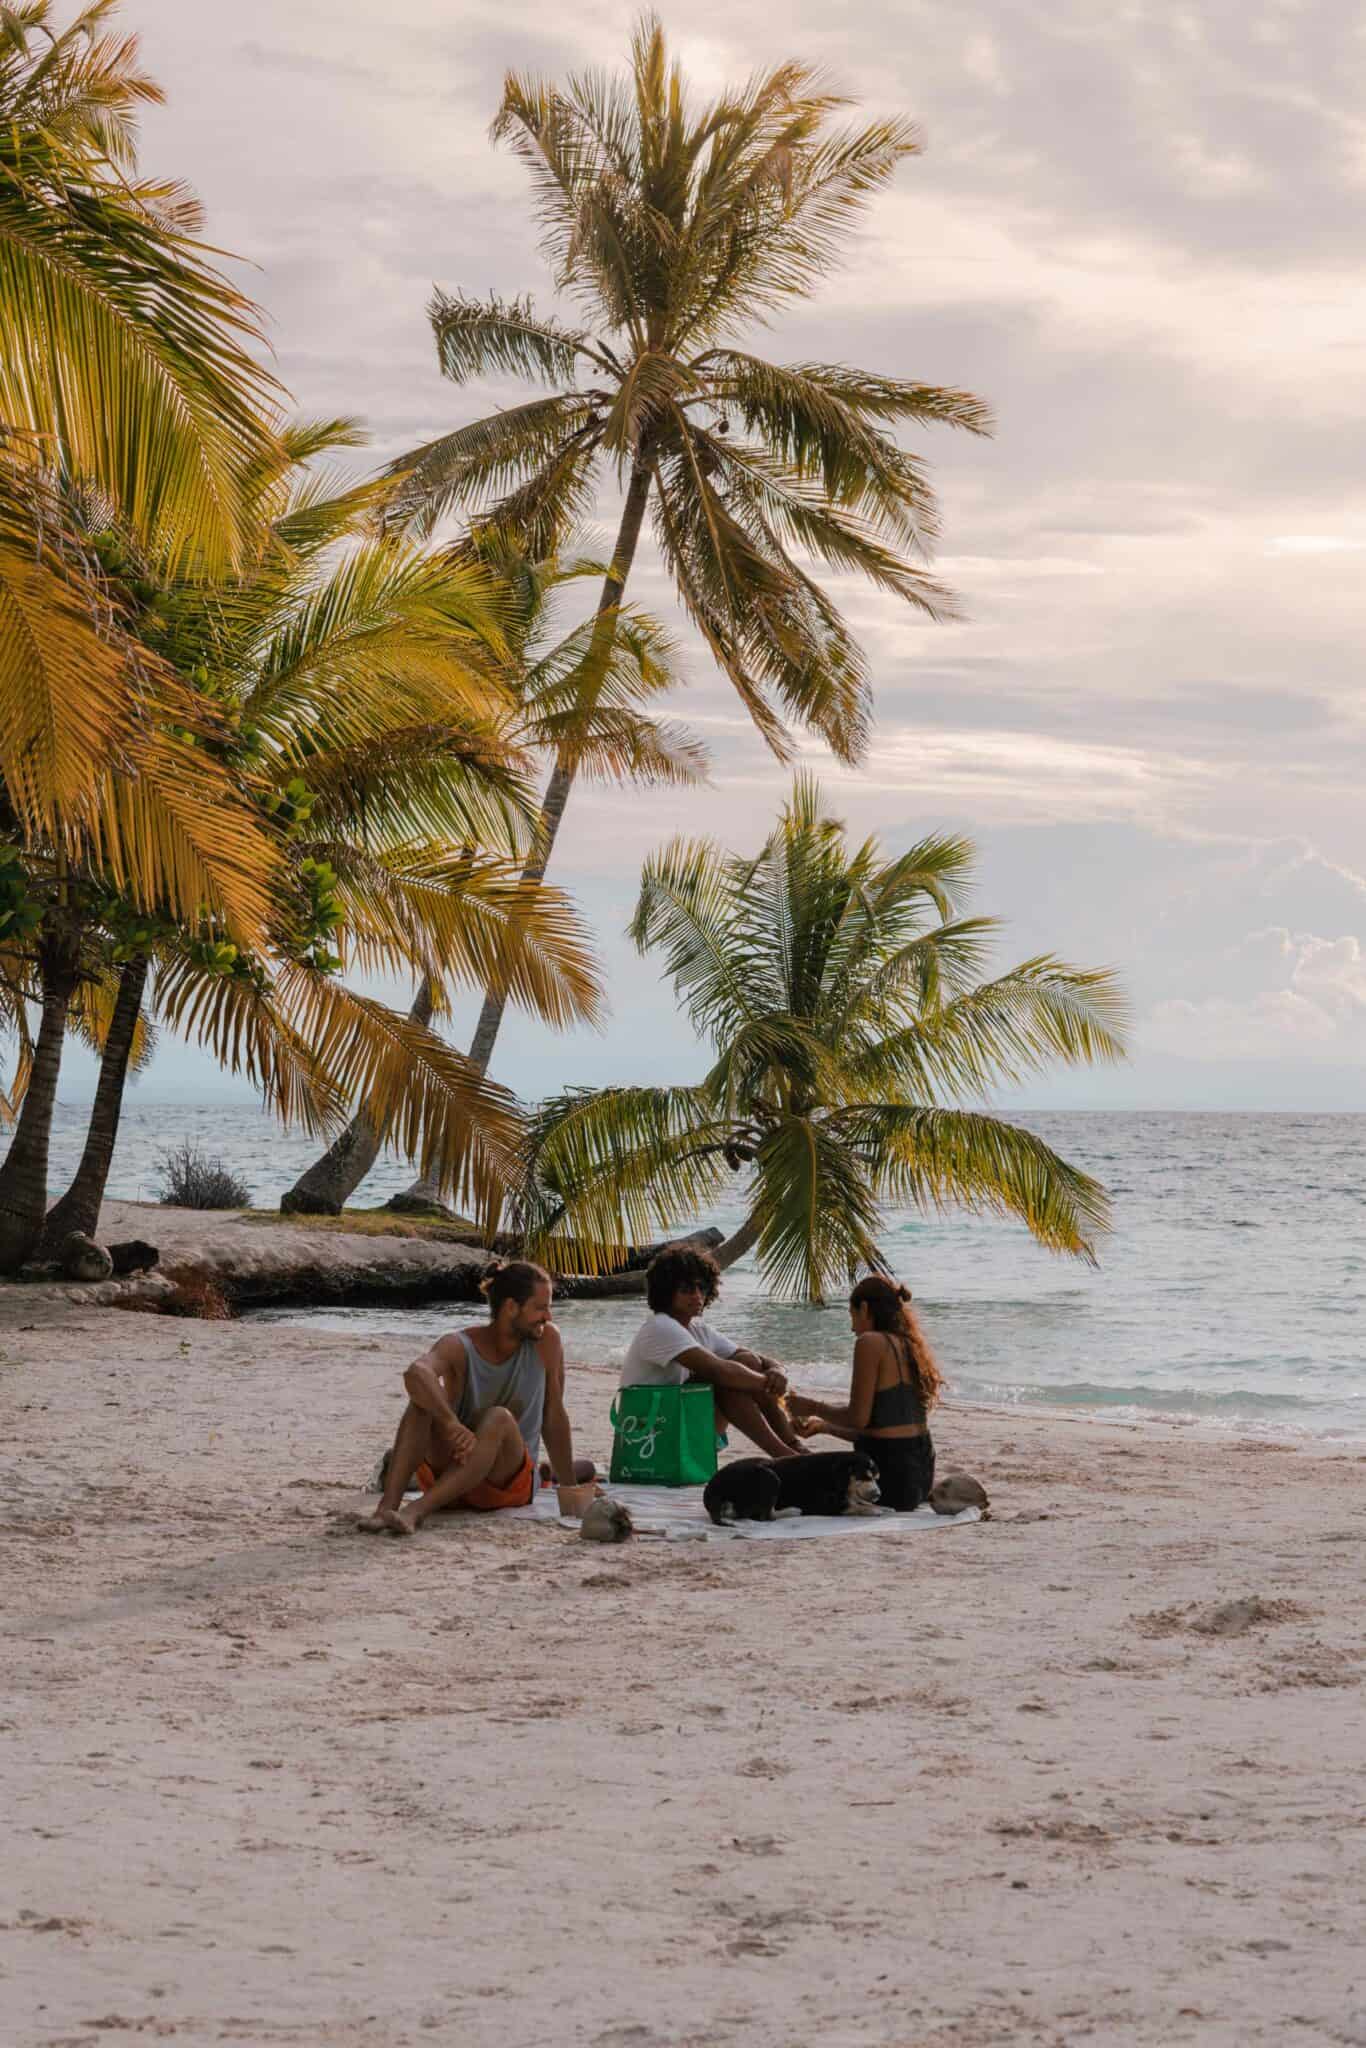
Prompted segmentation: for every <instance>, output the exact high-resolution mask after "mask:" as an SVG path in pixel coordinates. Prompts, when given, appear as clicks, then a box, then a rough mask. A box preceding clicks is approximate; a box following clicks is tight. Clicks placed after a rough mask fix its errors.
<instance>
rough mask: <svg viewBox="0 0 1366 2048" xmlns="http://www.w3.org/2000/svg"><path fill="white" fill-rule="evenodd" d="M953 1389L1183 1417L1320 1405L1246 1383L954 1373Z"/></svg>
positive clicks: (1306, 1410) (991, 1397) (994, 1397)
mask: <svg viewBox="0 0 1366 2048" xmlns="http://www.w3.org/2000/svg"><path fill="white" fill-rule="evenodd" d="M953 1387H954V1392H955V1393H959V1394H963V1395H965V1396H966V1397H967V1398H968V1399H970V1400H971V1399H974V1398H975V1399H978V1400H983V1401H1009V1402H1021V1401H1028V1402H1030V1403H1032V1404H1037V1405H1038V1406H1040V1407H1046V1408H1142V1409H1146V1410H1149V1411H1151V1412H1153V1413H1158V1412H1162V1413H1166V1414H1186V1415H1235V1414H1237V1415H1278V1414H1286V1415H1290V1414H1300V1415H1307V1414H1311V1413H1313V1411H1314V1410H1316V1409H1318V1408H1321V1407H1322V1406H1323V1405H1324V1404H1323V1403H1322V1402H1319V1401H1311V1400H1306V1399H1305V1398H1304V1397H1303V1396H1302V1395H1299V1394H1264V1393H1255V1392H1254V1391H1253V1390H1252V1389H1251V1388H1250V1387H1230V1388H1227V1389H1225V1390H1224V1391H1222V1392H1220V1393H1217V1394H1216V1393H1210V1392H1208V1391H1207V1390H1204V1389H1201V1388H1198V1387H1107V1386H1100V1385H1098V1384H1097V1383H1096V1382H1095V1381H1092V1380H1072V1381H1069V1382H1068V1384H1067V1385H1066V1386H1026V1385H1013V1386H1012V1385H1006V1384H1003V1383H1002V1382H1000V1381H991V1380H969V1379H964V1378H962V1377H961V1376H959V1375H955V1378H954V1381H953Z"/></svg>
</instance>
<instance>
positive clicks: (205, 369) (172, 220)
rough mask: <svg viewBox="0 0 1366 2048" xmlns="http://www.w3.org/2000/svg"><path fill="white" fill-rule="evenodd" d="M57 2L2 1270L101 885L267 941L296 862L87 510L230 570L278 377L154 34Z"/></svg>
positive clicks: (38, 194) (21, 168) (24, 595)
mask: <svg viewBox="0 0 1366 2048" xmlns="http://www.w3.org/2000/svg"><path fill="white" fill-rule="evenodd" d="M51 12H52V10H51V7H50V5H49V4H48V0H25V4H24V5H22V6H19V7H6V8H5V9H4V14H3V22H0V326H2V327H3V331H4V333H5V347H4V348H3V350H0V827H2V828H3V830H4V832H5V834H6V836H7V837H8V838H9V839H10V841H11V844H12V845H13V846H17V847H19V848H21V849H22V850H23V852H24V854H25V855H26V856H27V855H28V854H29V853H32V854H33V855H34V857H35V858H36V861H37V863H38V874H37V879H36V888H37V893H36V894H34V895H33V896H32V897H31V898H30V899H29V900H30V901H31V903H32V905H33V909H34V916H35V919H36V925H35V928H34V930H33V932H32V933H31V934H30V936H31V938H32V941H33V943H32V947H31V952H30V965H31V967H32V969H33V972H34V975H35V977H36V978H35V979H33V980H32V982H31V984H30V987H29V989H28V993H30V994H32V995H33V996H34V997H35V998H36V999H37V1000H38V1001H39V1003H40V1005H41V1012H42V1021H41V1026H40V1029H39V1033H38V1039H37V1042H36V1045H34V1046H33V1048H32V1058H31V1060H30V1061H29V1062H28V1063H27V1088H26V1090H25V1093H24V1100H23V1107H22V1110H21V1111H20V1115H19V1121H18V1128H17V1130H16V1133H15V1137H14V1140H13V1143H12V1145H11V1148H10V1151H9V1154H8V1156H7V1158H6V1160H5V1162H4V1165H3V1167H0V1271H7V1270H11V1269H12V1268H13V1267H14V1266H15V1265H16V1264H18V1263H19V1262H20V1260H21V1259H22V1258H23V1257H24V1256H26V1254H27V1252H28V1251H29V1250H30V1249H31V1248H32V1244H33V1242H34V1240H35V1238H36V1235H37V1231H38V1229H39V1228H40V1227H41V1223H42V1215H43V1207H44V1203H45V1199H46V1167H47V1152H48V1142H49V1134H50V1128H51V1116H52V1106H53V1102H54V1100H55V1090H56V1082H57V1073H58V1069H59V1066H60V1060H61V1052H62V1044H63V1040H64V1036H65V1031H66V1023H67V1016H68V1012H69V1009H70V1006H71V1003H72V1001H73V999H74V997H75V995H76V992H77V990H78V988H79V985H80V982H81V978H82V975H83V973H84V972H85V969H86V966H87V964H88V963H87V962H86V961H85V959H84V957H83V944H82V931H83V927H84V924H85V921H86V919H85V907H84V903H83V900H82V898H83V892H84V890H85V887H86V878H87V875H88V874H89V873H90V872H93V871H96V870H97V871H98V872H99V873H100V874H101V876H102V878H103V879H104V880H105V881H108V882H111V883H112V884H113V885H115V886H117V887H121V888H127V889H128V890H130V892H132V893H133V894H134V895H136V896H137V897H139V898H140V899H141V900H142V901H144V902H150V901H152V900H156V901H159V902H161V903H163V904H164V905H166V906H167V907H168V908H170V909H171V910H173V911H174V912H175V913H177V914H180V915H183V916H187V917H192V916H195V915H197V914H198V913H199V911H200V910H201V909H206V910H207V912H208V913H209V914H210V915H211V916H212V917H214V918H215V919H217V920H218V921H219V922H220V923H221V925H222V927H223V929H224V930H225V931H226V932H229V933H231V934H232V936H233V938H234V939H235V940H236V941H237V942H238V943H241V944H244V945H251V944H254V943H256V942H257V941H259V940H260V939H261V938H262V937H263V935H264V932H265V925H266V916H267V910H268V905H269V900H270V893H271V886H272V882H273V879H274V875H275V870H276V864H277V853H276V849H275V846H274V843H273V840H272V837H271V835H270V834H269V833H267V832H265V831H263V830H262V829H261V827H260V822H259V820H258V819H257V818H255V817H254V816H253V814H252V810H251V807H250V806H249V805H248V804H246V803H245V802H243V801H242V800H241V798H240V795H239V793H238V792H236V791H234V790H233V789H231V788H228V787H225V785H224V783H223V779H222V777H221V776H220V775H219V774H218V773H217V772H216V770H215V765H214V763H213V762H212V760H211V758H210V756H209V755H208V754H207V753H206V751H205V749H204V746H203V744H202V743H203V740H204V738H205V734H204V727H203V720H202V718H201V717H200V715H199V707H197V706H196V705H195V704H194V702H193V701H192V699H191V695H190V693H189V692H187V691H186V690H185V688H184V686H183V684H182V682H181V680H180V679H179V678H178V677H177V676H175V674H174V673H173V672H172V671H171V669H170V668H169V666H168V665H167V664H166V663H165V662H164V661H161V660H159V659H157V658H155V657H153V656H151V655H149V654H147V653H145V651H144V650H141V649H140V648H138V646H137V645H136V643H135V641H134V638H133V636H132V635H130V633H129V632H128V630H127V624H126V621H125V620H124V618H123V617H122V616H121V615H120V614H119V612H118V611H117V610H116V608H115V607H114V606H113V605H112V604H111V601H110V593H109V590H108V588H107V585H106V581H105V579H104V577H103V576H102V574H101V572H100V569H99V564H98V563H97V562H96V561H94V560H92V558H91V556H90V554H89V552H88V551H87V550H86V549H85V548H84V547H83V545H82V543H81V539H80V534H79V530H78V529H79V521H78V520H73V517H72V512H73V508H74V507H75V506H76V505H77V504H78V502H79V500H80V499H81V497H82V496H83V495H88V496H94V497H97V498H98V499H99V500H100V502H101V503H102V504H103V506H104V507H105V508H106V510H107V511H108V513H109V514H110V515H111V516H113V517H115V518H117V519H119V520H121V521H125V522H127V523H128V525H129V526H130V527H135V528H137V529H138V530H139V531H140V532H141V533H142V534H143V535H145V536H153V535H155V536H156V537H157V540H158V545H159V546H160V547H161V548H162V549H163V550H165V551H167V552H169V553H171V554H172V555H174V557H175V558H176V560H177V561H178V562H179V563H180V564H181V565H183V566H184V567H185V568H186V569H188V568H189V567H190V566H191V565H193V564H201V565H205V566H209V567H217V568H219V569H220V570H226V569H227V568H229V567H231V565H232V564H233V563H234V562H235V561H236V560H237V558H238V555H239V551H240V541H241V533H242V524H241V522H242V516H243V511H244V505H245V499H244V494H243V489H242V486H243V480H244V478H245V476H246V475H247V474H248V473H249V472H250V470H251V469H252V468H253V466H255V465H258V464H260V463H262V462H263V461H268V460H269V459H271V455H272V451H273V450H274V448H275V445H276V434H275V427H274V421H273V410H274V404H275V398H276V387H275V386H274V384H273V382H272V380H271V379H270V378H269V377H268V376H267V375H266V374H265V373H264V372H263V371H262V370H261V368H260V366H259V363H258V361H257V359H256V356H255V354H254V349H253V345H254V343H255V342H256V340H257V339H258V336H259V327H258V322H257V317H256V313H255V309H254V308H253V307H252V306H251V305H250V303H249V302H248V301H246V300H245V299H243V298H242V296H241V294H240V293H238V292H237V291H236V290H234V289H233V288H232V287H231V286H230V285H229V284H228V283H227V281H226V280H225V279H224V278H223V277H222V276H221V275H220V274H219V273H218V271H217V270H216V269H215V268H214V266H213V263H212V261H211V260H210V252H208V251H207V250H206V249H205V248H204V247H203V245H202V244H201V243H199V242H198V241H197V240H196V239H195V236H196V234H197V230H198V225H199V220H198V214H197V210H196V209H195V208H194V206H193V204H192V202H191V201H190V200H189V198H188V197H187V195H186V194H185V193H184V192H183V191H182V190H180V189H179V188H177V187H174V186H167V185H152V184H149V183H147V182H146V181H142V180H139V179H138V178H137V176H136V174H135V164H134V157H135V143H136V113H137V109H138V107H139V105H140V104H143V103H146V102H148V101H151V100H154V99H156V98H157V97H158V94H157V89H156V87H155V86H154V85H152V83H151V82H150V81H149V80H148V79H147V78H146V77H145V76H143V75H142V74H141V73H140V72H139V71H138V69H137V49H136V43H135V42H134V41H133V40H132V39H119V38H117V37H115V36H113V35H111V34H109V33H108V32H107V25H108V23H109V20H110V18H111V16H112V13H113V7H112V4H111V0H97V4H96V5H94V6H90V7H87V8H86V9H85V10H84V11H83V12H82V13H81V14H80V15H79V16H78V17H77V19H76V20H75V21H74V22H73V23H72V24H71V26H70V27H69V28H68V29H67V30H65V31H64V32H61V33H59V32H57V31H55V30H54V29H53V28H52V26H51ZM25 886H27V884H25ZM21 1042H22V1041H21Z"/></svg>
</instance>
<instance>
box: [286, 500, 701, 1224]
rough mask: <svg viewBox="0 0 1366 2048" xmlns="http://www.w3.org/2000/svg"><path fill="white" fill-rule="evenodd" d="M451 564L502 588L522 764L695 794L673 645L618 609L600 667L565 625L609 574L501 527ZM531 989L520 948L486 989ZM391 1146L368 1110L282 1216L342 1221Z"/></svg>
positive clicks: (431, 1199)
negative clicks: (543, 759) (544, 551)
mask: <svg viewBox="0 0 1366 2048" xmlns="http://www.w3.org/2000/svg"><path fill="white" fill-rule="evenodd" d="M448 559H449V561H450V563H451V565H452V568H453V569H455V568H462V567H463V568H464V569H466V570H470V569H478V570H480V571H482V572H485V573H487V574H489V575H491V576H492V577H493V578H494V584H495V588H496V589H497V591H498V593H499V600H500V611H499V615H500V619H501V621H502V626H503V632H504V635H505V644H506V649H507V659H506V662H505V664H504V666H503V669H502V671H501V673H502V675H503V677H504V680H505V681H506V683H507V686H508V688H509V690H510V692H511V696H512V700H513V708H512V711H511V714H510V717H509V719H508V721H507V723H506V726H505V728H504V735H505V741H506V744H507V745H508V746H510V747H511V748H513V749H515V751H516V757H517V758H519V759H520V758H522V755H523V753H527V754H530V755H532V756H533V757H537V756H544V755H546V754H549V755H551V757H552V758H553V759H554V760H556V761H557V762H558V763H560V764H561V766H562V767H564V768H565V769H566V770H567V771H568V772H569V773H571V774H573V775H575V776H579V775H586V776H588V777H589V778H590V779H591V780H594V781H602V782H611V783H621V782H632V783H634V784H636V785H638V786H641V787H647V788H651V787H653V788H657V787H661V786H677V787H686V786H689V785H691V784H695V783H698V782H700V781H702V780H703V779H704V778H705V775H706V772H707V757H706V753H705V751H704V749H703V748H702V747H701V746H699V744H698V743H697V741H696V740H695V739H693V738H692V736H691V735H690V734H689V733H688V732H687V731H686V730H685V729H684V728H682V727H681V726H679V725H677V724H675V723H674V722H673V721H672V720H668V719H661V718H659V717H657V716H655V714H654V713H653V711H652V710H651V709H650V708H649V707H650V706H651V704H652V703H653V702H654V700H655V699H657V698H658V697H659V696H661V695H662V694H664V693H665V692H666V691H668V690H670V689H672V688H673V687H674V685H675V683H676V682H677V679H678V669H677V659H676V655H675V650H674V648H673V645H672V642H671V640H670V638H669V636H668V634H667V633H665V632H664V631H663V630H662V629H661V628H660V627H659V625H658V624H657V623H656V622H655V621H654V620H653V619H651V618H650V617H648V615H646V614H644V613H640V612H637V611H635V610H634V609H633V608H631V607H629V606H624V605H623V606H618V607H617V611H616V618H615V630H614V632H613V635H612V639H611V642H610V644H609V645H608V646H607V648H606V649H605V651H604V652H603V653H602V655H601V657H599V655H598V653H596V652H595V650H594V647H593V635H594V625H593V622H592V621H591V620H588V621H583V620H580V621H579V622H578V623H577V624H576V625H573V626H570V627H569V628H568V630H565V629H564V621H563V619H562V617H560V614H561V613H562V612H563V610H564V608H565V605H566V604H568V605H569V606H570V607H571V609H572V607H573V596H574V593H575V592H576V591H577V590H578V588H579V587H580V586H581V585H582V583H583V582H584V581H585V580H587V579H589V578H593V577H600V576H601V574H602V567H601V564H600V563H598V562H596V561H594V560H593V559H592V558H591V557H590V556H586V555H583V556H581V555H576V554H574V553H573V552H571V551H566V553H564V554H563V555H553V556H551V557H549V558H547V559H545V560H533V559H531V558H530V557H529V556H528V554H527V552H526V550H525V548H524V547H523V546H522V545H521V544H520V543H519V542H518V540H517V539H516V538H515V536H513V535H510V534H509V533H507V532H506V531H504V530H502V529H500V528H497V527H485V528H482V529H479V530H476V531H475V532H474V533H472V534H470V535H468V536H467V537H466V538H465V539H464V540H463V541H462V542H461V543H460V544H459V545H458V546H457V547H456V548H454V549H452V550H451V551H450V555H449V558H448ZM427 760H428V762H429V764H430V765H429V773H430V774H431V775H433V776H439V775H441V774H442V773H443V772H445V771H444V769H443V764H442V755H441V749H440V747H439V746H437V745H436V744H435V743H433V745H432V746H431V747H430V749H429V750H428V753H427ZM543 870H544V863H543V862H541V861H540V860H539V859H538V858H537V855H536V853H533V854H532V856H531V857H530V858H528V860H527V861H526V864H525V866H524V867H523V870H522V888H523V891H524V892H525V895H526V898H527V900H528V901H535V900H536V896H537V892H539V891H543V890H544V889H545V883H544V879H543ZM527 935H528V936H530V934H529V932H528V934H527ZM513 936H514V938H515V934H514V935H513ZM523 981H524V964H523V963H522V962H521V960H520V959H519V957H518V947H517V945H516V944H514V946H513V948H512V950H511V951H510V952H509V954H508V957H507V959H506V962H505V963H504V964H503V966H502V967H501V968H499V969H498V970H497V971H496V972H494V973H491V974H490V975H488V976H487V977H485V979H484V981H483V982H482V983H481V984H480V985H481V986H484V987H494V988H496V989H497V991H498V1000H497V1006H496V1015H497V1018H501V1016H502V1014H503V1011H504V1009H505V1008H506V1006H507V1004H508V1002H509V1000H512V1001H514V1002H516V1000H517V997H518V990H519V987H520V986H521V984H522V982H523ZM438 1001H439V987H438V984H437V983H436V982H435V981H434V980H432V979H431V978H429V977H424V978H423V980H422V981H421V982H420V984H419V986H418V990H417V995H416V997H415V999H414V1002H413V1007H412V1010H411V1012H410V1013H409V1014H410V1022H412V1023H413V1024H414V1025H416V1026H418V1027H420V1028H422V1029H424V1030H425V1029H426V1027H427V1026H428V1025H429V1024H430V1023H431V1021H432V1017H433V1014H434V1012H435V1009H436V1007H437V1005H438ZM489 1017H490V1004H489V1002H488V1001H487V1000H486V1002H485V1005H484V1010H483V1014H482V1017H481V1021H480V1029H479V1032H477V1033H476V1035H475V1038H474V1041H473V1043H472V1045H471V1048H470V1053H469V1060H470V1065H471V1067H472V1069H473V1071H474V1072H475V1073H478V1074H484V1073H486V1072H487V1070H488V1062H489V1054H490V1052H491V1051H492V1047H493V1032H492V1029H491V1028H490V1025H489ZM495 1026H496V1019H495ZM383 1143H384V1137H383V1131H382V1128H381V1127H380V1125H379V1124H378V1123H377V1121H376V1119H375V1118H374V1117H373V1116H372V1115H371V1114H369V1112H368V1111H366V1110H362V1111H361V1112H360V1113H359V1115H357V1116H356V1117H355V1118H353V1120H352V1121H351V1123H350V1124H349V1125H348V1126H347V1128H346V1129H345V1130H344V1131H343V1132H342V1133H341V1135H340V1136H339V1137H338V1138H336V1139H335V1140H334V1142H333V1143H332V1145H331V1146H329V1148H328V1150H327V1151H326V1152H325V1153H324V1154H323V1155H322V1157H321V1158H320V1159H318V1160H315V1161H314V1163H313V1164H312V1165H311V1166H310V1167H309V1168H308V1169H307V1170H306V1172H304V1173H303V1174H302V1175H301V1176H300V1177H299V1179H298V1180H297V1181H295V1183H294V1185H293V1186H292V1187H291V1188H290V1189H289V1190H288V1191H287V1193H286V1194H285V1196H284V1198H283V1204H282V1206H284V1207H287V1208H289V1209H292V1210H303V1211H312V1212H314V1213H316V1212H318V1211H322V1212H324V1213H326V1214H332V1215H335V1214H337V1213H338V1212H339V1211H340V1210H341V1208H342V1206H343V1205H344V1204H345V1202H346V1201H347V1200H348V1199H349V1198H350V1196H351V1195H352V1194H354V1192H355V1190H356V1189H357V1188H358V1187H359V1186H360V1184H361V1182H362V1181H363V1180H364V1178H365V1176H366V1174H367V1173H368V1172H369V1171H370V1169H371V1167H372V1166H373V1165H374V1163H375V1160H376V1159H377V1158H378V1157H379V1154H380V1151H381V1149H382V1147H383ZM440 1200H441V1191H440V1189H439V1188H438V1187H437V1185H436V1183H435V1182H434V1180H432V1179H431V1177H430V1176H427V1175H423V1176H421V1177H420V1178H419V1179H418V1180H417V1181H416V1182H415V1183H414V1185H413V1186H412V1187H411V1188H410V1189H408V1190H407V1191H406V1193H405V1194H403V1195H400V1196H395V1198H394V1200H393V1203H392V1204H391V1206H393V1207H397V1208H408V1209H414V1210H423V1209H426V1208H428V1207H431V1206H433V1205H436V1204H439V1202H440Z"/></svg>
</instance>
